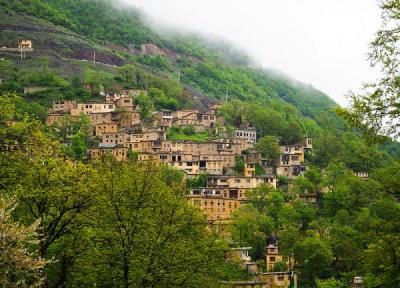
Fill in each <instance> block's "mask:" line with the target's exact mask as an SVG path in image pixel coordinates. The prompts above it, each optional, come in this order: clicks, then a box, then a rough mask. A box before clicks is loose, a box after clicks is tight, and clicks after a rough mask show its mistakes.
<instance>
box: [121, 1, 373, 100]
mask: <svg viewBox="0 0 400 288" xmlns="http://www.w3.org/2000/svg"><path fill="white" fill-rule="evenodd" d="M122 1H124V2H128V3H131V4H133V5H134V6H136V7H138V8H140V9H141V10H143V11H144V12H145V13H146V14H147V15H149V16H150V17H151V18H153V19H154V20H155V21H157V22H158V23H159V24H162V25H169V26H172V27H175V28H182V29H185V30H190V31H193V32H201V33H205V34H212V35H215V36H219V37H223V38H225V39H227V40H229V41H230V42H233V43H234V44H235V45H237V46H238V47H239V48H242V49H244V50H245V51H246V52H247V53H248V54H249V55H250V56H252V57H253V58H254V59H255V60H256V62H257V63H258V64H260V65H261V66H263V67H266V68H275V69H278V70H281V71H283V72H285V73H287V74H289V75H290V76H292V77H293V78H295V79H298V80H300V81H303V82H306V83H310V84H312V85H313V86H314V87H316V88H318V89H320V90H322V91H324V92H325V93H327V94H328V95H329V96H331V98H333V99H334V100H335V101H337V102H338V103H339V104H342V105H345V104H346V100H345V97H344V94H345V93H346V92H347V91H349V90H357V89H359V88H360V87H361V85H362V83H364V82H367V81H370V80H373V79H375V78H376V75H377V74H376V73H374V71H373V70H372V69H371V68H370V66H369V63H368V61H367V52H368V44H369V42H370V41H371V40H372V39H373V37H374V33H375V31H376V30H377V29H378V28H379V26H380V11H379V8H378V4H377V0H247V1H243V0H122Z"/></svg>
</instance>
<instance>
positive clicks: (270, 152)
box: [255, 136, 280, 160]
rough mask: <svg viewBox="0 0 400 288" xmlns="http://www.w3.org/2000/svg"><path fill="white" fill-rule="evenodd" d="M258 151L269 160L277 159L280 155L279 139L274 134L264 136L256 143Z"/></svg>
mask: <svg viewBox="0 0 400 288" xmlns="http://www.w3.org/2000/svg"><path fill="white" fill-rule="evenodd" d="M255 148H256V150H257V152H259V153H261V155H262V157H263V158H265V159H267V160H276V159H278V158H279V155H280V147H279V143H278V140H277V139H276V138H275V137H274V136H264V137H263V138H261V139H260V140H258V142H257V143H256V145H255Z"/></svg>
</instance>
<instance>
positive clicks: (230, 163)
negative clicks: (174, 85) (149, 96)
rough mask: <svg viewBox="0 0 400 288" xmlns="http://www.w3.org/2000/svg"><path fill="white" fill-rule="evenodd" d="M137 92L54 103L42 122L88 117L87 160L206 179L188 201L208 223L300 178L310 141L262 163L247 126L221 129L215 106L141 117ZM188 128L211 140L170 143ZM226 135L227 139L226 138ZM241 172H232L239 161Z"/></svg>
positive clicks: (284, 148) (59, 122)
mask: <svg viewBox="0 0 400 288" xmlns="http://www.w3.org/2000/svg"><path fill="white" fill-rule="evenodd" d="M140 93H147V92H146V91H140V90H122V91H120V92H119V93H109V94H105V95H104V100H102V101H97V102H86V103H78V102H76V101H72V100H60V101H54V102H53V104H52V107H51V108H50V109H49V115H48V116H47V117H46V124H47V125H48V126H60V125H63V123H64V121H65V118H66V117H68V118H69V119H70V120H72V121H74V119H75V120H78V119H79V118H80V117H82V115H86V116H87V117H88V118H89V119H90V122H91V126H92V131H91V134H92V137H93V138H94V139H96V140H97V141H94V143H98V145H96V147H91V148H90V149H89V150H88V157H90V158H96V157H100V156H101V155H103V154H106V153H110V154H112V155H113V156H114V157H115V158H117V159H118V160H124V159H126V158H127V157H130V156H131V155H135V157H137V159H138V160H139V161H147V160H153V161H159V162H162V163H165V164H167V165H170V166H173V167H175V168H177V169H180V170H182V171H183V172H184V173H185V174H186V176H187V177H189V178H190V177H197V176H199V175H200V174H206V175H207V176H206V183H205V185H202V186H204V187H197V188H194V189H191V190H190V193H189V194H188V195H187V197H188V200H189V201H190V202H192V203H193V204H196V205H198V206H199V207H200V208H201V209H202V210H203V211H204V212H205V215H206V217H207V219H208V220H210V221H225V220H228V219H229V215H230V213H231V212H232V211H234V210H235V209H236V208H237V207H238V206H239V205H240V204H241V203H243V202H244V201H246V191H248V190H249V189H253V188H256V187H257V186H258V185H260V184H266V185H271V186H273V187H276V185H277V177H278V176H286V177H288V178H294V177H297V176H299V175H301V174H302V173H304V172H305V171H306V169H307V167H306V166H305V165H304V164H303V162H304V155H305V154H306V153H308V152H309V151H311V149H312V142H311V139H309V138H307V139H305V140H304V141H303V142H301V143H298V144H294V145H286V146H282V147H281V155H280V157H279V159H276V161H267V160H264V159H262V157H261V155H260V154H259V153H257V152H256V151H255V149H254V145H255V143H256V142H257V136H258V135H257V132H256V130H255V129H254V128H252V127H251V126H250V125H245V126H242V127H236V128H235V130H234V131H233V133H228V132H227V131H226V128H225V125H224V124H225V123H224V118H223V117H222V116H220V113H219V105H218V104H210V105H208V106H207V107H205V108H204V109H203V110H197V109H183V110H178V111H171V110H161V111H153V112H152V114H151V116H150V117H146V119H142V118H141V113H140V111H141V109H140V108H141V107H139V105H137V104H135V101H134V99H135V98H136V97H137V96H139V95H140ZM187 126H191V127H193V128H194V129H195V131H196V132H203V131H207V132H209V133H210V134H212V135H214V136H215V137H211V138H210V140H206V141H189V140H171V139H168V138H169V137H167V135H168V131H169V129H170V128H171V127H180V128H184V127H187ZM228 134H229V135H228ZM239 159H240V160H241V162H242V163H244V168H243V171H241V172H240V173H239V174H238V173H237V171H236V170H235V166H236V164H237V161H239Z"/></svg>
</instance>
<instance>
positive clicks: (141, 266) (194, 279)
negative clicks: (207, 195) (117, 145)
mask: <svg viewBox="0 0 400 288" xmlns="http://www.w3.org/2000/svg"><path fill="white" fill-rule="evenodd" d="M160 168H161V167H160V166H159V165H157V164H156V163H151V162H149V163H143V162H136V161H127V162H117V161H116V160H114V159H107V158H106V159H104V161H103V162H102V165H101V169H100V171H99V173H100V175H101V180H100V187H101V195H102V196H101V197H102V201H101V206H100V207H99V208H98V210H97V212H98V213H97V214H96V219H97V224H96V226H97V227H96V231H97V232H96V234H97V237H96V238H97V239H98V243H99V247H98V248H97V249H99V250H100V251H102V255H103V256H102V257H101V258H100V259H99V258H98V257H95V258H93V259H92V261H95V263H97V264H96V265H93V266H92V267H93V268H92V269H95V270H96V271H94V273H95V274H96V275H97V278H96V280H95V282H97V283H98V284H102V285H105V286H107V285H108V286H109V285H113V286H115V285H117V286H122V287H157V286H159V287H165V286H168V287H193V286H196V287H207V286H208V285H210V286H211V285H212V283H213V281H214V280H213V279H212V277H211V275H210V274H212V271H213V269H214V268H213V265H215V264H216V263H218V262H219V261H220V260H221V259H223V255H224V253H223V247H224V246H223V245H222V244H223V243H222V242H218V241H217V238H215V237H214V236H213V235H209V234H206V230H205V225H204V224H205V223H204V220H203V217H202V216H201V214H200V213H199V212H198V211H197V209H196V208H195V207H193V206H191V205H190V204H189V203H187V201H186V199H185V198H184V197H183V193H177V191H173V189H172V188H170V187H168V186H167V185H166V184H165V183H164V182H163V181H162V178H163V177H162V175H161V170H160ZM132 175H134V176H133V177H132ZM93 264H94V263H93Z"/></svg>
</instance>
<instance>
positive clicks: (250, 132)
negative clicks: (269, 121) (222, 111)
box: [233, 128, 257, 146]
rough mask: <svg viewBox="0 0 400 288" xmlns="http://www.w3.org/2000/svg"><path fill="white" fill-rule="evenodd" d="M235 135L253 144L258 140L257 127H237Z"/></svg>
mask: <svg viewBox="0 0 400 288" xmlns="http://www.w3.org/2000/svg"><path fill="white" fill-rule="evenodd" d="M233 135H234V137H235V138H239V139H244V140H245V141H246V142H247V143H249V144H250V145H251V146H253V145H254V144H256V142H257V131H256V129H255V128H247V129H235V130H234V132H233Z"/></svg>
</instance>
